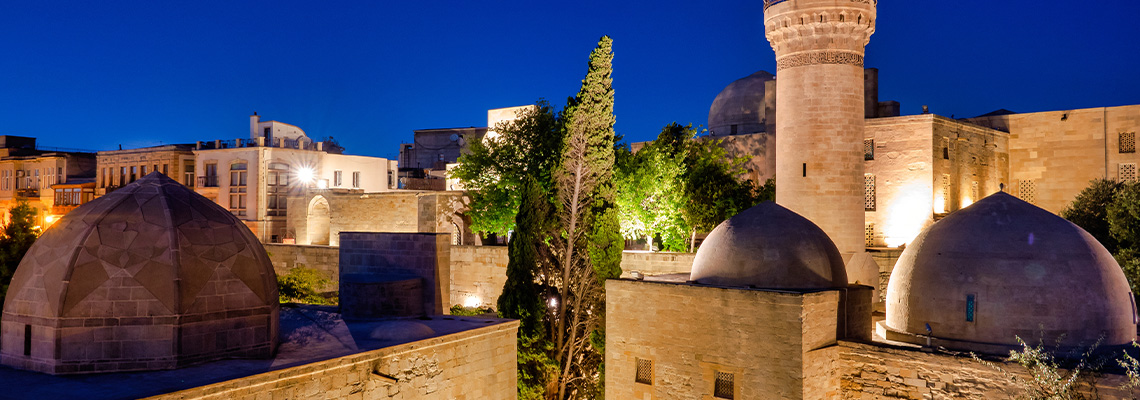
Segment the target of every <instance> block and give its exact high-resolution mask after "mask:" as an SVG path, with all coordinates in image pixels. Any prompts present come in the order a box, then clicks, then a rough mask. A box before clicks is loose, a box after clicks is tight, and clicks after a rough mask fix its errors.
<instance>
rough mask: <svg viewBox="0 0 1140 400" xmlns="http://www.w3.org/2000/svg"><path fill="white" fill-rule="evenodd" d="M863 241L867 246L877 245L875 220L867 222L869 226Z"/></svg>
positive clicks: (865, 230)
mask: <svg viewBox="0 0 1140 400" xmlns="http://www.w3.org/2000/svg"><path fill="white" fill-rule="evenodd" d="M863 241H864V242H865V243H864V244H863V245H864V246H867V247H874V246H875V223H874V222H868V223H867V226H866V228H865V229H864V238H863Z"/></svg>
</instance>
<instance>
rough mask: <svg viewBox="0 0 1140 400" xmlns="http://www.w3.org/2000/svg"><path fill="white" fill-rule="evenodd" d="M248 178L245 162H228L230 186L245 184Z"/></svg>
mask: <svg viewBox="0 0 1140 400" xmlns="http://www.w3.org/2000/svg"><path fill="white" fill-rule="evenodd" d="M248 178H249V172H248V171H247V170H246V164H245V163H233V164H230V186H245V183H246V180H247V179H248Z"/></svg>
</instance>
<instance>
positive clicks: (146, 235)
mask: <svg viewBox="0 0 1140 400" xmlns="http://www.w3.org/2000/svg"><path fill="white" fill-rule="evenodd" d="M277 313H278V300H277V285H276V275H275V274H274V272H273V267H272V264H271V263H270V261H269V257H268V255H266V253H265V249H264V248H263V247H262V246H261V244H260V243H259V242H258V240H257V238H256V237H255V236H254V235H253V233H252V232H250V231H249V229H248V228H247V227H246V226H245V225H244V224H243V223H242V222H241V221H239V220H238V219H237V218H235V217H234V216H233V215H231V214H230V213H229V212H228V211H226V210H225V209H223V208H221V207H220V206H218V205H217V204H215V203H214V202H212V201H210V200H209V199H207V198H205V197H202V196H201V195H199V194H197V193H195V192H194V191H192V190H190V189H188V188H186V187H185V186H183V185H181V184H179V183H178V182H175V181H173V180H171V179H170V178H167V177H166V176H164V175H162V174H159V173H157V172H155V173H151V174H150V175H147V176H146V177H144V178H142V179H140V180H138V181H136V182H134V183H132V184H130V185H127V186H125V187H123V188H121V189H119V190H116V191H114V192H111V193H109V194H107V195H105V196H103V197H100V198H98V199H95V200H94V201H91V202H90V203H87V204H85V205H83V206H81V207H79V208H77V209H75V210H74V211H72V212H70V213H68V214H67V215H66V216H64V217H63V218H62V219H60V221H59V222H57V223H56V224H55V226H53V227H52V228H50V229H48V230H47V231H46V232H44V234H43V235H42V236H41V237H40V238H39V239H38V240H37V241H36V243H35V245H33V246H32V248H31V249H30V250H29V251H28V254H27V255H26V256H25V257H24V259H23V260H22V261H21V263H20V266H19V267H18V268H17V270H16V273H15V275H14V276H13V279H12V283H11V286H10V288H9V290H8V297H7V299H6V300H5V303H4V313H3V338H4V342H3V346H0V348H2V352H3V360H2V361H3V363H4V364H6V365H12V366H16V367H21V368H26V369H35V370H41V371H43V372H49V373H72V372H102V371H122V370H138V369H161V368H171V367H175V366H178V365H183V364H187V363H192V362H198V361H205V360H208V359H213V358H218V357H220V356H229V357H233V356H243V355H244V356H267V355H270V354H272V349H273V345H274V343H275V342H276V340H277V323H278V321H277ZM25 325H29V326H31V328H25ZM33 328H38V329H33ZM25 332H31V333H32V335H31V336H32V338H33V340H31V345H30V348H28V349H25V347H27V346H28V345H26V344H25V343H26V341H25V339H24V338H23V336H25ZM10 341H11V343H9V342H10ZM55 342H58V346H59V347H58V348H60V349H61V351H54V346H55ZM37 346H40V347H37ZM25 353H30V354H29V355H28V356H23V355H24V354H25ZM16 356H20V357H16ZM139 360H147V361H146V362H142V363H141V364H142V366H140V363H139V362H138V361H139ZM85 365H87V366H85ZM90 365H96V367H90Z"/></svg>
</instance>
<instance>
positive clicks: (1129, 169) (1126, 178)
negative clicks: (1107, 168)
mask: <svg viewBox="0 0 1140 400" xmlns="http://www.w3.org/2000/svg"><path fill="white" fill-rule="evenodd" d="M1117 173H1118V174H1119V175H1120V180H1121V181H1123V182H1136V164H1135V163H1127V164H1120V165H1119V166H1117Z"/></svg>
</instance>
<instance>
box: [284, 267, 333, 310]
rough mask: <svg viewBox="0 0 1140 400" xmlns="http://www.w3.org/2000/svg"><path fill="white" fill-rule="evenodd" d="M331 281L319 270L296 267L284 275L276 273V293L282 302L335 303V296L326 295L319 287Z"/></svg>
mask: <svg viewBox="0 0 1140 400" xmlns="http://www.w3.org/2000/svg"><path fill="white" fill-rule="evenodd" d="M331 283H332V280H331V279H329V278H328V277H327V276H325V274H324V273H323V272H321V271H317V270H315V269H312V268H305V267H297V268H293V270H292V271H289V273H287V274H285V275H277V293H278V295H279V297H280V299H279V300H280V302H282V303H305V304H329V305H335V304H337V303H338V299H337V298H336V297H335V296H331V297H326V296H325V295H323V294H321V292H320V289H321V288H324V287H326V286H328V285H329V284H331Z"/></svg>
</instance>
